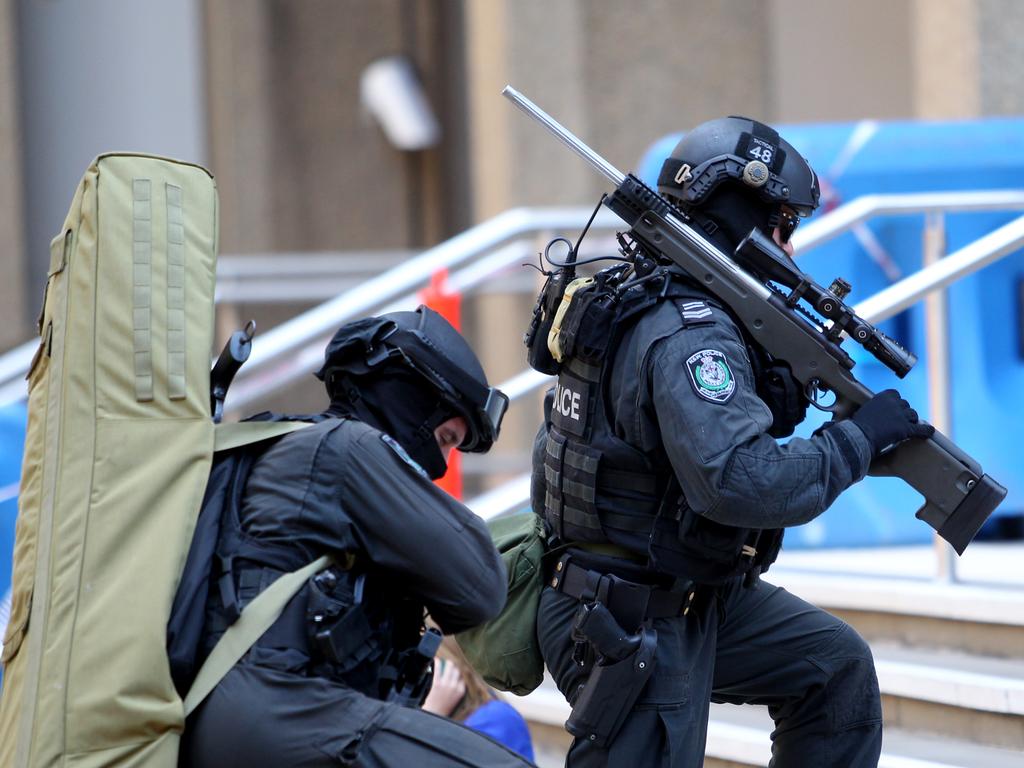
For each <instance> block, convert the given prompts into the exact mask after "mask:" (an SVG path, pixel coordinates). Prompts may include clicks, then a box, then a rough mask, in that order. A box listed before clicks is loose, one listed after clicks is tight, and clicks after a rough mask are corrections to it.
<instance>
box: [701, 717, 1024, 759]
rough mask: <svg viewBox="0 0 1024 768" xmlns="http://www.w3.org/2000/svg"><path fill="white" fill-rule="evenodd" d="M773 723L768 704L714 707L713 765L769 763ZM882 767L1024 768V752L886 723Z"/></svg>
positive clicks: (710, 731) (710, 741)
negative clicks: (761, 705) (770, 736)
mask: <svg viewBox="0 0 1024 768" xmlns="http://www.w3.org/2000/svg"><path fill="white" fill-rule="evenodd" d="M771 730H772V721H771V718H770V717H769V716H768V712H767V710H766V709H765V708H764V707H750V706H747V707H736V706H730V705H727V704H723V705H718V704H713V705H712V706H711V721H710V723H709V724H708V748H707V755H708V757H709V758H712V759H713V760H715V761H720V762H717V763H711V762H710V761H709V763H708V765H709V766H710V765H722V764H725V765H730V764H731V765H738V766H755V765H756V766H764V765H767V764H768V760H769V759H770V758H771V746H770V740H769V734H770V733H771ZM878 766H879V768H988V767H989V766H992V768H995V767H996V766H998V768H1024V752H1021V751H1020V750H1012V749H1001V748H997V747H992V746H988V745H982V744H977V743H974V742H971V741H967V740H964V739H957V738H951V737H948V736H936V735H934V734H922V733H917V732H912V731H907V730H905V729H902V728H893V727H888V726H887V727H886V729H885V732H884V735H883V740H882V756H881V758H880V759H879V762H878Z"/></svg>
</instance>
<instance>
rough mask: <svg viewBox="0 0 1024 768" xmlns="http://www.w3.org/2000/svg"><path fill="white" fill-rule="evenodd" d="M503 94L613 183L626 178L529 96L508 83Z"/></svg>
mask: <svg viewBox="0 0 1024 768" xmlns="http://www.w3.org/2000/svg"><path fill="white" fill-rule="evenodd" d="M501 95H502V96H504V97H505V98H506V99H508V100H509V101H511V102H512V103H513V104H515V105H516V106H517V107H519V108H520V109H521V110H523V112H525V113H526V114H528V115H529V116H530V117H532V118H533V119H534V120H536V121H537V122H539V123H541V124H542V125H543V126H544V127H545V128H547V129H548V130H549V131H551V133H553V134H554V135H555V136H556V137H557V138H558V140H559V141H561V142H562V143H563V144H565V145H566V146H567V147H569V149H571V150H572V151H573V152H575V153H576V154H577V155H579V156H580V157H582V158H583V159H584V160H586V161H587V162H588V163H590V164H591V165H592V166H594V167H595V168H596V169H597V170H598V171H599V172H600V173H602V174H604V176H605V178H607V179H608V181H610V182H611V183H612V184H614V185H615V186H618V185H619V184H621V183H622V182H623V181H624V180H625V178H626V174H624V173H623V172H622V171H620V170H619V169H618V168H616V167H615V166H614V165H612V164H611V163H609V162H608V161H607V160H605V159H604V158H603V157H601V156H600V155H599V154H597V153H596V152H595V151H594V150H592V149H591V148H590V147H588V146H587V145H586V144H584V143H583V142H582V141H580V140H579V139H578V138H576V136H575V135H573V134H572V133H570V132H569V131H568V130H566V128H565V127H564V126H563V125H562V124H561V123H559V122H558V121H557V120H555V119H554V118H553V117H551V115H549V114H548V113H547V112H545V111H544V110H543V109H541V108H540V107H538V106H537V105H536V104H534V103H533V102H532V101H530V100H529V99H528V98H526V97H525V96H523V94H521V93H520V92H519V91H517V90H516V89H515V88H513V87H512V86H511V85H506V86H505V88H504V90H502V92H501Z"/></svg>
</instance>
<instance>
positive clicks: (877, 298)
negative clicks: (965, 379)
mask: <svg viewBox="0 0 1024 768" xmlns="http://www.w3.org/2000/svg"><path fill="white" fill-rule="evenodd" d="M853 225H854V224H852V223H851V224H850V226H853ZM1021 248H1024V216H1020V217H1018V218H1016V219H1014V220H1013V221H1011V222H1009V223H1008V224H1004V225H1003V226H1002V227H1000V228H999V229H996V230H994V231H992V232H990V233H989V234H987V235H985V236H984V237H982V238H980V239H978V240H976V241H975V242H973V243H970V244H969V245H966V246H964V247H963V248H961V249H960V250H958V251H955V252H953V253H951V254H949V255H948V256H946V257H945V258H943V259H941V260H939V261H938V262H936V263H934V264H932V265H931V266H928V267H925V268H924V269H922V270H920V271H918V272H915V273H914V274H912V275H909V276H908V277H905V278H904V279H902V280H900V281H899V282H897V283H894V284H893V285H891V286H889V287H888V288H886V289H884V290H882V291H880V292H879V293H877V294H875V295H874V296H872V297H870V298H868V299H865V300H864V301H862V302H860V303H859V304H857V305H856V306H855V307H854V308H853V310H854V312H855V313H856V314H857V315H859V316H860V317H862V318H864V319H865V320H867V321H868V322H869V323H879V322H881V321H883V320H886V319H888V318H890V317H892V316H894V315H896V314H899V313H900V312H902V311H903V310H904V309H906V308H907V307H909V306H911V305H913V304H915V303H916V302H918V301H920V300H921V299H923V298H924V297H925V296H927V295H928V294H930V293H932V292H933V291H937V290H941V289H942V288H944V287H946V286H948V285H950V284H951V283H953V282H955V281H956V280H959V279H961V278H964V277H967V276H968V275H970V274H973V273H974V272H977V271H978V270H980V269H982V268H984V267H986V266H988V265H989V264H992V263H993V262H995V261H998V260H999V259H1001V258H1004V257H1005V256H1009V255H1010V254H1012V253H1015V252H1016V251H1018V250H1020V249H1021ZM529 373H534V376H533V377H528V375H527V374H529ZM549 378H550V377H548V376H543V375H542V374H539V373H536V372H532V371H527V372H525V373H523V374H520V375H519V376H517V377H515V379H514V380H510V381H517V382H519V386H518V387H517V389H516V390H515V392H516V396H520V395H523V394H526V393H527V392H529V391H531V389H533V388H535V387H536V386H541V385H542V384H543V383H544V381H546V380H548V379H549ZM527 382H529V383H531V384H532V385H533V386H532V387H530V388H529V389H528V388H526V387H525V386H523V384H525V383H527ZM502 386H505V385H502ZM510 398H511V399H514V397H512V395H511V394H510ZM528 479H529V475H528V474H524V475H521V476H519V477H516V478H513V479H512V480H510V481H508V482H507V483H505V484H504V485H502V486H499V487H498V488H495V489H492V490H491V491H489V492H488V493H487V494H485V495H484V496H481V497H478V498H475V499H471V500H470V501H469V502H467V505H468V506H469V507H470V509H473V510H474V511H477V512H478V513H479V514H481V516H485V517H492V516H496V515H499V514H501V513H503V512H507V511H508V510H511V509H512V508H514V507H517V506H519V505H522V504H525V503H526V502H527V501H528V500H529V483H528ZM524 488H525V491H526V492H525V494H524V492H523V489H524ZM503 494H504V495H503Z"/></svg>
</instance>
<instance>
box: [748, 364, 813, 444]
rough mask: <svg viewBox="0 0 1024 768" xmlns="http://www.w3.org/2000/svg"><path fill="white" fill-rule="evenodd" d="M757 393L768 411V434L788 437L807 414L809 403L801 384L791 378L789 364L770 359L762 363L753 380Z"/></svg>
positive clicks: (791, 373)
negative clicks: (770, 420)
mask: <svg viewBox="0 0 1024 768" xmlns="http://www.w3.org/2000/svg"><path fill="white" fill-rule="evenodd" d="M757 394H758V397H760V398H761V400H763V401H764V404H765V405H767V406H768V410H770V411H771V412H772V426H771V427H770V428H769V430H768V434H769V435H771V436H772V437H789V436H790V435H792V434H793V431H794V430H795V429H796V427H797V425H798V424H800V422H802V421H803V420H804V418H805V417H806V416H807V406H808V405H810V403H809V401H808V400H807V396H806V395H804V388H803V387H802V386H800V382H798V381H797V380H796V379H794V378H793V372H792V371H791V370H790V368H789V365H788V364H787V363H784V362H783V361H781V360H772V361H771V362H770V363H768V364H767V365H765V366H764V367H763V370H762V371H761V374H760V376H759V378H758V381H757Z"/></svg>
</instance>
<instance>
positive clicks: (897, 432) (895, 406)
mask: <svg viewBox="0 0 1024 768" xmlns="http://www.w3.org/2000/svg"><path fill="white" fill-rule="evenodd" d="M850 420H851V421H852V422H853V423H854V424H856V425H857V426H858V427H860V428H861V431H862V432H863V433H864V435H865V436H866V437H867V439H868V442H870V443H871V450H872V455H874V456H877V455H878V454H879V453H881V452H882V451H883V450H885V449H886V448H888V447H889V446H890V445H895V444H896V443H900V442H902V441H904V440H906V439H907V438H910V437H931V436H932V435H933V434H934V432H935V427H933V426H932V425H931V424H921V423H920V422H919V420H918V417H917V411H915V410H914V409H913V408H911V407H910V403H908V402H907V401H906V400H904V399H903V398H902V397H901V396H900V393H899V392H897V391H896V390H895V389H887V390H885V391H884V392H879V393H878V394H877V395H875V396H874V397H872V398H871V399H870V400H868V401H867V402H866V403H864V405H862V406H861V407H860V408H858V409H857V411H856V413H854V414H853V416H851V417H850Z"/></svg>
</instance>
